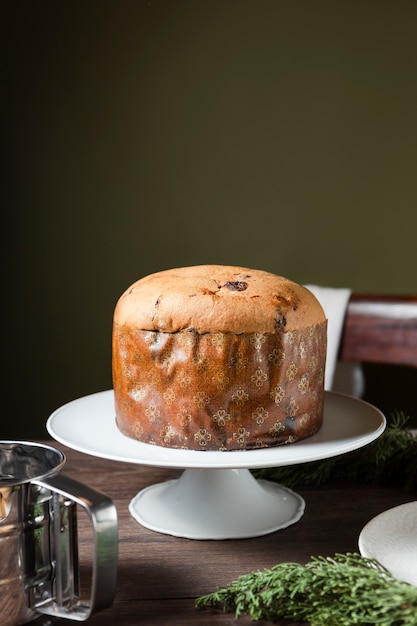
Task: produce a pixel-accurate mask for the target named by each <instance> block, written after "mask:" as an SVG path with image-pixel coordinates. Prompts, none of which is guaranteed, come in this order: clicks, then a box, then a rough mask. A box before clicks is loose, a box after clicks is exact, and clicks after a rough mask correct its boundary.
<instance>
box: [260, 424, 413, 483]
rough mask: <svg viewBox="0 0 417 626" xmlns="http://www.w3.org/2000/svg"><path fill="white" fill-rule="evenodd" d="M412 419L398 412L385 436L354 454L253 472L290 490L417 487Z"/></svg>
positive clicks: (388, 426)
mask: <svg viewBox="0 0 417 626" xmlns="http://www.w3.org/2000/svg"><path fill="white" fill-rule="evenodd" d="M409 419H410V418H409V417H406V416H405V415H404V414H403V413H402V412H395V413H394V414H393V415H392V417H391V422H390V423H389V424H388V425H387V427H386V429H385V431H384V432H383V434H382V435H381V436H380V437H378V439H376V440H375V441H374V442H372V443H371V444H369V445H368V446H365V448H361V449H359V450H356V451H354V452H348V453H346V454H342V455H340V456H336V457H333V458H330V459H324V460H320V461H311V462H308V463H301V464H299V465H288V466H284V467H273V468H265V469H257V470H252V473H253V475H254V476H255V478H263V479H266V480H272V481H276V482H279V483H281V484H283V485H286V486H287V487H289V488H295V487H300V486H303V485H308V484H314V485H321V484H323V483H326V482H329V481H344V480H350V481H361V482H366V483H370V484H375V485H379V484H383V485H397V486H398V485H400V486H402V487H404V488H405V489H415V488H416V487H417V464H416V462H415V460H416V458H417V437H414V436H413V435H412V433H411V432H410V430H409V428H408V421H409Z"/></svg>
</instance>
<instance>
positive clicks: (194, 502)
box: [47, 390, 386, 539]
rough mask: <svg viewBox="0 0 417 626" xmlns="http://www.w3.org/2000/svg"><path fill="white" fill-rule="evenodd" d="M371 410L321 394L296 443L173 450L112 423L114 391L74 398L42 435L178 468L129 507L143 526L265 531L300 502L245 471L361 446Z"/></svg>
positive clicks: (370, 437)
mask: <svg viewBox="0 0 417 626" xmlns="http://www.w3.org/2000/svg"><path fill="white" fill-rule="evenodd" d="M385 426H386V420H385V417H384V415H383V414H382V413H381V411H379V410H378V409H377V408H375V407H374V406H372V405H371V404H368V403H367V402H364V401H362V400H358V399H357V398H353V397H350V396H346V395H343V394H339V393H333V392H326V394H325V403H324V420H323V426H322V428H321V430H320V432H319V433H317V435H314V437H311V438H310V439H305V440H303V441H299V442H297V443H294V444H291V445H286V446H277V447H275V448H262V449H259V450H242V451H233V452H217V451H216V452H213V451H197V450H176V449H173V448H162V447H159V446H153V445H149V444H144V443H140V442H138V441H135V440H133V439H130V438H128V437H125V436H124V435H123V434H122V433H121V432H120V431H119V429H118V428H117V426H116V423H115V416H114V396H113V391H112V390H110V391H103V392H100V393H96V394H92V395H89V396H85V397H83V398H79V399H78V400H74V401H73V402H70V403H68V404H65V405H64V406H62V407H61V408H59V409H57V410H56V411H55V412H54V413H53V414H52V415H51V416H50V417H49V419H48V421H47V429H48V432H49V434H50V435H51V436H52V437H53V438H54V439H56V440H57V441H59V442H60V443H62V444H64V445H67V446H69V447H71V448H73V449H75V450H78V451H80V452H84V453H86V454H90V455H93V456H98V457H101V458H106V459H111V460H114V461H122V462H129V463H137V464H141V465H151V466H156V467H170V468H177V469H183V470H184V471H183V473H182V475H181V476H180V477H179V478H178V479H176V480H170V481H166V482H163V483H158V484H155V485H151V486H149V487H147V488H146V489H143V490H142V491H140V492H139V493H138V494H137V495H136V496H135V497H134V498H133V500H132V501H131V503H130V505H129V511H130V513H131V514H132V516H133V517H134V518H135V519H136V520H137V521H138V522H139V523H140V524H142V525H143V526H145V527H146V528H150V529H151V530H155V531H157V532H160V533H165V534H169V535H174V536H177V537H186V538H188V539H237V538H248V537H257V536H261V535H266V534H268V533H271V532H274V531H276V530H279V529H281V528H285V527H287V526H289V525H290V524H294V523H295V522H297V521H298V520H299V519H300V518H301V516H302V515H303V512H304V508H305V503H304V500H303V498H301V496H300V495H298V494H296V493H294V492H293V491H291V490H290V489H287V488H285V487H283V486H282V485H278V484H277V483H274V482H269V481H264V480H256V479H255V478H254V477H253V475H252V473H251V472H250V471H249V469H258V468H265V467H279V466H284V465H294V464H298V463H306V462H309V461H315V460H319V459H326V458H330V457H333V456H337V455H339V454H344V453H346V452H350V451H352V450H356V449H358V448H361V447H363V446H365V445H367V444H369V443H371V442H372V441H374V440H375V439H377V438H378V437H379V436H380V435H381V434H382V433H383V431H384V429H385Z"/></svg>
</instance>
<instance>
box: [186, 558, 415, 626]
mask: <svg viewBox="0 0 417 626" xmlns="http://www.w3.org/2000/svg"><path fill="white" fill-rule="evenodd" d="M196 607H197V608H200V609H201V608H206V607H214V608H216V609H220V610H222V611H224V612H232V611H233V612H234V614H235V618H236V619H237V618H238V617H239V616H240V615H243V614H246V615H248V616H249V617H250V618H251V619H252V620H254V621H258V620H261V619H266V620H270V621H278V620H280V619H284V620H289V621H305V622H308V623H310V624H311V626H352V625H353V624H357V625H366V626H416V624H417V587H414V586H413V585H410V584H408V583H405V582H402V581H400V580H398V579H396V578H395V577H394V576H392V575H391V574H390V573H389V572H388V571H387V570H386V569H385V568H384V567H383V566H382V565H381V564H379V563H378V562H377V561H376V560H374V559H367V558H365V557H362V556H361V555H360V554H357V553H347V554H336V555H335V556H334V557H332V558H331V557H313V558H311V560H310V561H309V562H308V563H307V564H306V565H300V564H298V563H279V564H278V565H275V566H274V567H272V568H269V569H264V570H259V571H255V572H251V573H248V574H244V575H242V576H240V577H239V578H238V579H237V580H235V581H234V582H232V583H230V584H228V585H227V586H225V587H219V588H218V589H217V591H215V592H213V593H210V594H208V595H205V596H201V597H199V598H197V600H196Z"/></svg>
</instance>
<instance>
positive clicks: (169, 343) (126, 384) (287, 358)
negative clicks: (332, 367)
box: [113, 322, 327, 451]
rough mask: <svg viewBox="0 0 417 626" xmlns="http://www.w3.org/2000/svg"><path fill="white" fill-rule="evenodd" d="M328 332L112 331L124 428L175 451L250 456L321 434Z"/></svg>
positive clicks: (323, 326)
mask: <svg viewBox="0 0 417 626" xmlns="http://www.w3.org/2000/svg"><path fill="white" fill-rule="evenodd" d="M326 332H327V324H326V322H323V323H322V324H318V325H316V326H310V327H307V328H305V329H301V330H295V331H291V332H283V333H265V334H261V333H253V334H250V333H247V334H233V333H205V334H198V333H197V332H195V331H192V330H186V331H180V332H177V333H163V332H153V331H143V330H142V331H137V330H132V329H130V328H127V327H123V326H117V325H115V326H114V330H113V386H114V393H115V409H116V423H117V426H118V428H119V429H120V430H121V431H122V432H123V433H124V434H125V435H127V436H128V437H131V438H134V439H137V440H139V441H142V442H145V443H150V444H154V445H158V446H163V447H169V448H184V449H192V450H225V451H227V450H248V449H252V448H262V447H271V446H277V445H282V444H288V443H293V442H295V441H297V440H300V439H304V438H306V437H310V436H311V435H313V434H315V433H316V432H317V431H318V430H319V429H320V427H321V425H322V419H323V403H324V369H325V360H326V337H327V335H326Z"/></svg>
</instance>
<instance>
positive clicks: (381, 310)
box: [340, 294, 417, 367]
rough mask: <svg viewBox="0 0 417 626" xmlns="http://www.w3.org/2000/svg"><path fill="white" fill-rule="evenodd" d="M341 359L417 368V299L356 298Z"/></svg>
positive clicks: (350, 310) (410, 297)
mask: <svg viewBox="0 0 417 626" xmlns="http://www.w3.org/2000/svg"><path fill="white" fill-rule="evenodd" d="M340 357H341V358H342V359H343V360H345V361H364V362H370V363H372V362H373V363H391V364H396V365H408V366H413V367H417V295H406V296H398V295H381V296H379V295H375V294H374V295H366V294H353V295H352V297H351V299H350V302H349V305H348V309H347V313H346V319H345V324H344V331H343V335H342V340H341V347H340Z"/></svg>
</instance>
